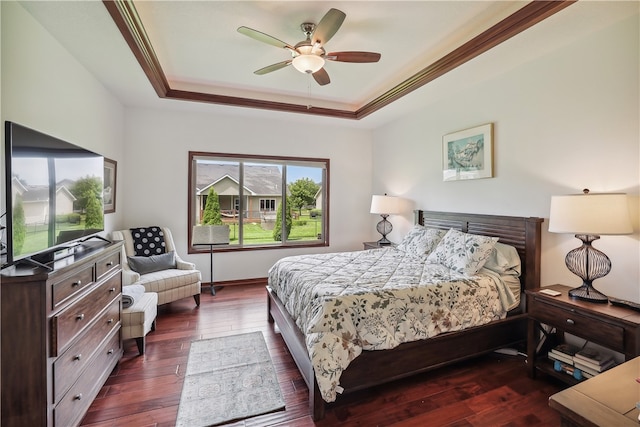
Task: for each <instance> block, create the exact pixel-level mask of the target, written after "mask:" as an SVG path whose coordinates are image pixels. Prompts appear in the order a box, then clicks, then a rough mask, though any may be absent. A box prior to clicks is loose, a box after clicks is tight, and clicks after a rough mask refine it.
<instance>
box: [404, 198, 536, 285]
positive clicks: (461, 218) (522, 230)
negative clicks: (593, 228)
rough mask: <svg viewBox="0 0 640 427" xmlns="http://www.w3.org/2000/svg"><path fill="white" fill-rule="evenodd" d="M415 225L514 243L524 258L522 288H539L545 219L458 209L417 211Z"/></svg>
mask: <svg viewBox="0 0 640 427" xmlns="http://www.w3.org/2000/svg"><path fill="white" fill-rule="evenodd" d="M415 215H416V217H415V222H416V224H421V225H424V226H425V227H431V228H440V229H444V230H448V229H450V228H454V229H456V230H460V231H463V232H465V233H471V234H482V235H485V236H494V237H499V238H500V240H499V242H501V243H504V244H506V245H511V246H514V247H515V248H516V249H517V250H518V254H519V255H520V259H521V260H522V275H521V276H520V283H521V284H522V289H523V290H524V289H533V288H537V287H540V252H541V250H540V248H541V244H540V243H541V242H540V240H541V234H542V233H541V228H542V222H543V221H544V219H543V218H536V217H517V216H500V215H482V214H467V213H457V212H434V211H421V210H416V211H415Z"/></svg>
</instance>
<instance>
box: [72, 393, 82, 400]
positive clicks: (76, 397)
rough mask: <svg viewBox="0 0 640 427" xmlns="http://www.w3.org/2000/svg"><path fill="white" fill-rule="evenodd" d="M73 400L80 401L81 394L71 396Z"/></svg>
mask: <svg viewBox="0 0 640 427" xmlns="http://www.w3.org/2000/svg"><path fill="white" fill-rule="evenodd" d="M73 400H82V393H78V394H76V395H75V396H73Z"/></svg>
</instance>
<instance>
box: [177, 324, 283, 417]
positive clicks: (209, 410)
mask: <svg viewBox="0 0 640 427" xmlns="http://www.w3.org/2000/svg"><path fill="white" fill-rule="evenodd" d="M281 409H284V399H283V398H282V392H281V391H280V385H279V384H278V378H277V377H276V371H275V368H274V367H273V363H272V361H271V356H270V355H269V350H267V344H266V343H265V341H264V337H263V336H262V332H252V333H248V334H240V335H231V336H227V337H220V338H212V339H206V340H199V341H194V342H193V343H191V349H190V351H189V359H188V360H187V371H186V374H185V379H184V385H183V386H182V395H181V396H180V406H179V408H178V418H177V420H176V426H182V427H197V426H215V425H219V424H223V423H228V422H230V421H237V420H241V419H245V418H249V417H253V416H256V415H262V414H267V413H269V412H274V411H277V410H281Z"/></svg>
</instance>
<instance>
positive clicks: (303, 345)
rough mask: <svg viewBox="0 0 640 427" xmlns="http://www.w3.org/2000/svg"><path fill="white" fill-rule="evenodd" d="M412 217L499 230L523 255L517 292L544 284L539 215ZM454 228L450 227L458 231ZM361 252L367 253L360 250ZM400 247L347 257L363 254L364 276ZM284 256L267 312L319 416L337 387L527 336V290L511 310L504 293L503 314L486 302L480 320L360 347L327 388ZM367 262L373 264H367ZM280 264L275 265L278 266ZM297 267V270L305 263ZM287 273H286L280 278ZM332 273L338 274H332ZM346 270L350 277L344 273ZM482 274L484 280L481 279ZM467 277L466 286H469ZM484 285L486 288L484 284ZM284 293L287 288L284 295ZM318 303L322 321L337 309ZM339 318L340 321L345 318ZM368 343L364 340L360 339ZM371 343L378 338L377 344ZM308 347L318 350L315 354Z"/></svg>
mask: <svg viewBox="0 0 640 427" xmlns="http://www.w3.org/2000/svg"><path fill="white" fill-rule="evenodd" d="M415 222H416V224H419V225H421V226H424V227H427V228H428V229H431V230H436V232H437V230H442V232H441V233H442V234H443V235H444V234H445V233H446V232H447V231H448V230H450V229H453V230H454V231H455V230H457V231H458V232H462V233H468V235H471V236H474V237H475V236H491V237H497V238H498V239H499V240H498V241H499V242H500V243H501V244H503V245H509V246H510V247H512V248H515V250H514V252H517V256H519V261H520V266H519V270H520V275H519V283H518V287H519V290H520V292H524V290H525V289H533V288H536V287H538V286H539V285H540V236H541V224H542V222H543V220H542V219H541V218H526V217H512V216H496V215H479V214H464V213H448V212H433V211H416V221H415ZM451 233H453V231H452V232H451ZM440 237H441V236H440ZM478 238H480V237H478ZM363 252H369V253H367V254H364V255H362V253H363ZM397 252H399V251H397V250H395V249H375V250H371V251H360V253H355V252H354V253H347V254H346V258H349V257H351V258H354V259H355V258H357V259H358V260H359V261H358V262H359V263H360V264H358V263H356V266H355V267H350V268H351V269H352V270H354V269H355V270H358V269H359V268H362V269H363V270H362V271H360V272H359V273H358V274H357V275H356V276H358V277H359V278H358V279H357V280H360V281H362V280H364V279H363V278H366V277H367V275H372V277H375V274H374V273H372V272H371V269H372V270H375V268H373V267H374V266H375V265H376V262H373V261H371V259H372V257H374V258H375V257H377V256H379V257H391V258H394V257H395V258H397V257H398V256H399V255H398V254H397ZM365 255H366V256H365ZM308 257H310V258H304V260H305V262H311V261H313V258H311V257H313V256H308ZM292 258H293V261H296V260H301V259H300V258H298V257H292ZM316 258H317V259H321V260H322V259H324V258H331V259H332V261H331V262H340V261H339V260H340V259H341V258H337V257H336V258H335V260H334V257H333V254H320V255H318V256H316ZM381 259H382V258H381ZM336 260H337V261H336ZM289 261H290V262H289V263H290V264H295V262H293V263H292V262H291V260H289ZM313 262H316V261H313ZM317 262H325V261H324V260H322V261H317ZM385 262H386V261H385ZM279 263H280V261H279V262H278V263H276V265H274V267H272V269H271V270H270V272H269V285H268V286H267V294H268V314H269V320H270V322H275V323H276V325H277V327H278V329H279V330H280V332H281V334H282V337H283V339H284V341H285V343H286V345H287V347H288V349H289V351H290V353H291V355H292V357H293V359H294V360H295V362H296V365H297V366H298V369H299V370H300V372H301V374H302V377H303V378H304V380H305V382H306V384H307V386H308V389H309V407H310V408H309V409H310V412H311V414H312V416H313V419H314V420H319V419H321V418H323V417H324V411H325V406H326V405H327V404H330V403H327V402H331V401H333V400H334V399H340V394H344V393H350V392H353V391H358V390H363V389H366V388H370V387H373V386H376V385H379V384H383V383H385V382H389V381H393V380H396V379H400V378H404V377H407V376H411V375H415V374H418V373H422V372H426V371H428V370H431V369H435V368H438V367H441V366H444V365H447V364H451V363H455V362H458V361H460V360H464V359H469V358H472V357H475V356H479V355H481V354H485V353H488V352H491V351H493V350H495V349H498V348H502V347H509V346H514V345H517V344H519V343H522V342H523V341H525V339H526V323H527V318H526V307H524V301H525V298H524V297H523V298H521V299H520V304H517V306H515V307H513V306H510V307H509V309H508V310H507V308H506V303H505V301H501V304H502V305H503V306H504V307H503V308H504V313H502V314H501V313H499V310H498V309H497V308H495V307H494V309H485V308H481V309H478V310H476V309H475V308H473V309H471V310H468V311H478V312H480V313H481V314H483V316H480V315H479V316H477V317H479V318H482V319H481V324H480V325H478V326H469V325H466V323H467V322H466V320H465V321H459V322H458V323H460V325H456V327H457V328H458V329H459V330H453V331H451V332H447V331H446V330H444V329H443V331H444V332H438V331H436V334H435V335H434V336H431V337H428V338H422V339H418V338H416V337H413V338H412V339H416V340H411V341H409V342H402V343H399V344H398V343H392V344H391V346H392V348H389V349H373V350H367V349H365V350H363V351H361V352H359V351H358V352H357V353H358V354H356V355H355V356H357V357H355V356H354V355H352V356H354V358H353V359H351V360H349V363H348V366H346V367H344V369H339V376H337V379H336V380H335V384H333V386H334V387H333V389H332V390H331V391H328V389H327V380H326V378H325V377H324V375H325V374H326V372H324V373H322V374H320V375H319V378H317V377H316V370H315V369H314V363H315V364H316V365H318V362H317V357H316V356H317V355H316V353H315V352H314V351H311V350H309V348H308V345H307V344H308V341H309V342H312V341H313V342H316V341H318V337H317V335H318V334H315V333H312V332H313V329H309V328H307V330H308V331H311V332H310V333H309V335H308V336H305V335H304V334H303V333H302V331H301V329H300V327H299V326H298V324H297V323H296V320H298V323H300V322H301V321H302V320H303V319H301V316H300V315H299V313H295V314H293V315H292V314H290V311H291V312H294V311H293V310H294V308H293V307H292V305H295V303H294V302H293V300H294V298H293V297H291V296H290V295H287V294H285V293H284V289H285V288H286V284H281V283H279V282H280V281H284V280H286V279H287V278H289V279H290V278H291V277H292V276H294V275H296V274H297V275H298V276H300V275H301V274H300V271H298V272H297V273H296V272H295V271H287V270H286V269H283V268H284V267H282V266H280V265H279ZM367 263H368V266H367V265H365V264H367ZM399 265H400V267H398V269H400V270H402V268H404V265H405V264H404V261H402V264H399ZM276 266H278V268H277V269H276ZM275 270H281V271H275ZM297 270H300V268H298V269H297ZM317 270H318V271H320V270H321V269H320V268H318V269H317ZM336 271H337V272H338V276H340V274H341V273H340V272H341V270H336ZM483 271H484V270H483ZM377 274H380V272H379V271H378V273H377ZM314 275H317V271H316V269H313V268H312V269H310V270H307V272H306V273H304V277H303V279H304V280H305V281H310V280H311V279H312V277H313V276H314ZM406 276H407V277H409V276H410V273H407V274H406ZM283 277H284V278H285V279H283ZM335 277H336V276H335V275H334V278H335ZM345 277H347V275H346V274H345ZM475 279H477V278H475V276H474V280H472V281H465V280H460V281H459V284H458V285H456V287H455V291H456V292H458V294H460V293H468V292H470V291H469V289H471V288H473V289H475V288H476V287H477V285H478V282H477V281H476V280H475ZM341 280H342V279H341V278H339V279H338V280H337V281H338V282H340V281H341ZM345 280H352V279H345ZM385 280H386V279H385ZM408 280H412V279H408ZM477 280H478V281H479V280H480V279H477ZM483 280H484V279H483ZM467 282H469V283H467ZM456 283H458V282H456ZM467 285H468V286H469V287H467ZM345 286H353V285H352V284H350V285H345ZM356 288H358V286H356ZM440 288H441V289H442V286H440ZM317 289H318V288H317V287H316V288H315V291H314V292H317ZM511 289H512V291H513V293H516V291H515V290H513V288H511ZM338 292H340V291H338ZM359 292H360V293H363V292H365V291H363V290H360V291H359ZM380 292H382V291H380ZM482 292H484V293H486V292H487V291H482ZM492 292H493V291H492ZM496 292H497V291H496ZM279 293H280V294H283V295H285V296H284V297H283V298H282V299H281V298H280V295H279ZM356 294H358V292H356ZM412 295H413V297H412V298H413V299H414V300H415V299H419V298H416V296H415V295H414V294H412ZM394 298H395V296H394ZM440 303H442V302H439V304H440ZM300 304H302V303H300ZM495 304H496V303H494V305H495ZM367 309H368V310H371V307H370V306H369V307H367ZM318 310H319V309H318ZM318 310H313V314H312V315H308V316H307V317H314V318H316V321H317V320H318V318H320V319H322V318H323V317H324V318H328V317H331V316H332V315H335V313H336V311H334V312H333V314H332V313H322V312H318ZM492 310H493V311H492ZM494 311H495V312H494ZM487 312H488V313H487ZM307 320H308V319H307ZM340 320H341V321H342V320H344V319H340ZM412 321H413V320H412ZM325 323H326V322H325ZM405 323H411V322H405ZM460 328H462V329H460ZM436 329H437V328H436ZM454 329H455V328H454ZM396 332H397V331H396ZM405 334H406V335H411V332H409V331H408V330H406V329H405V330H404V331H402V334H400V335H401V336H403V335H405ZM416 336H419V333H416ZM359 340H362V338H359ZM374 340H375V339H374ZM320 341H321V340H320ZM368 341H372V340H368ZM391 341H393V340H391ZM366 344H369V343H366ZM387 344H388V343H387ZM357 347H358V346H356V348H357ZM363 347H366V346H365V345H363ZM370 347H376V346H375V345H372V346H370ZM383 347H384V346H383V345H380V348H383ZM345 348H346V346H345ZM349 351H351V349H349ZM310 353H311V354H312V355H313V361H312V357H311V356H310ZM331 366H333V365H331ZM326 370H329V369H326ZM335 391H337V393H335ZM336 396H337V397H336Z"/></svg>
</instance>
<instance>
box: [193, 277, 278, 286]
mask: <svg viewBox="0 0 640 427" xmlns="http://www.w3.org/2000/svg"><path fill="white" fill-rule="evenodd" d="M267 283H268V279H267V278H266V277H256V278H253V279H237V280H216V281H215V282H214V283H213V285H214V286H247V285H264V286H267ZM202 285H204V286H209V285H211V283H210V282H202Z"/></svg>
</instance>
